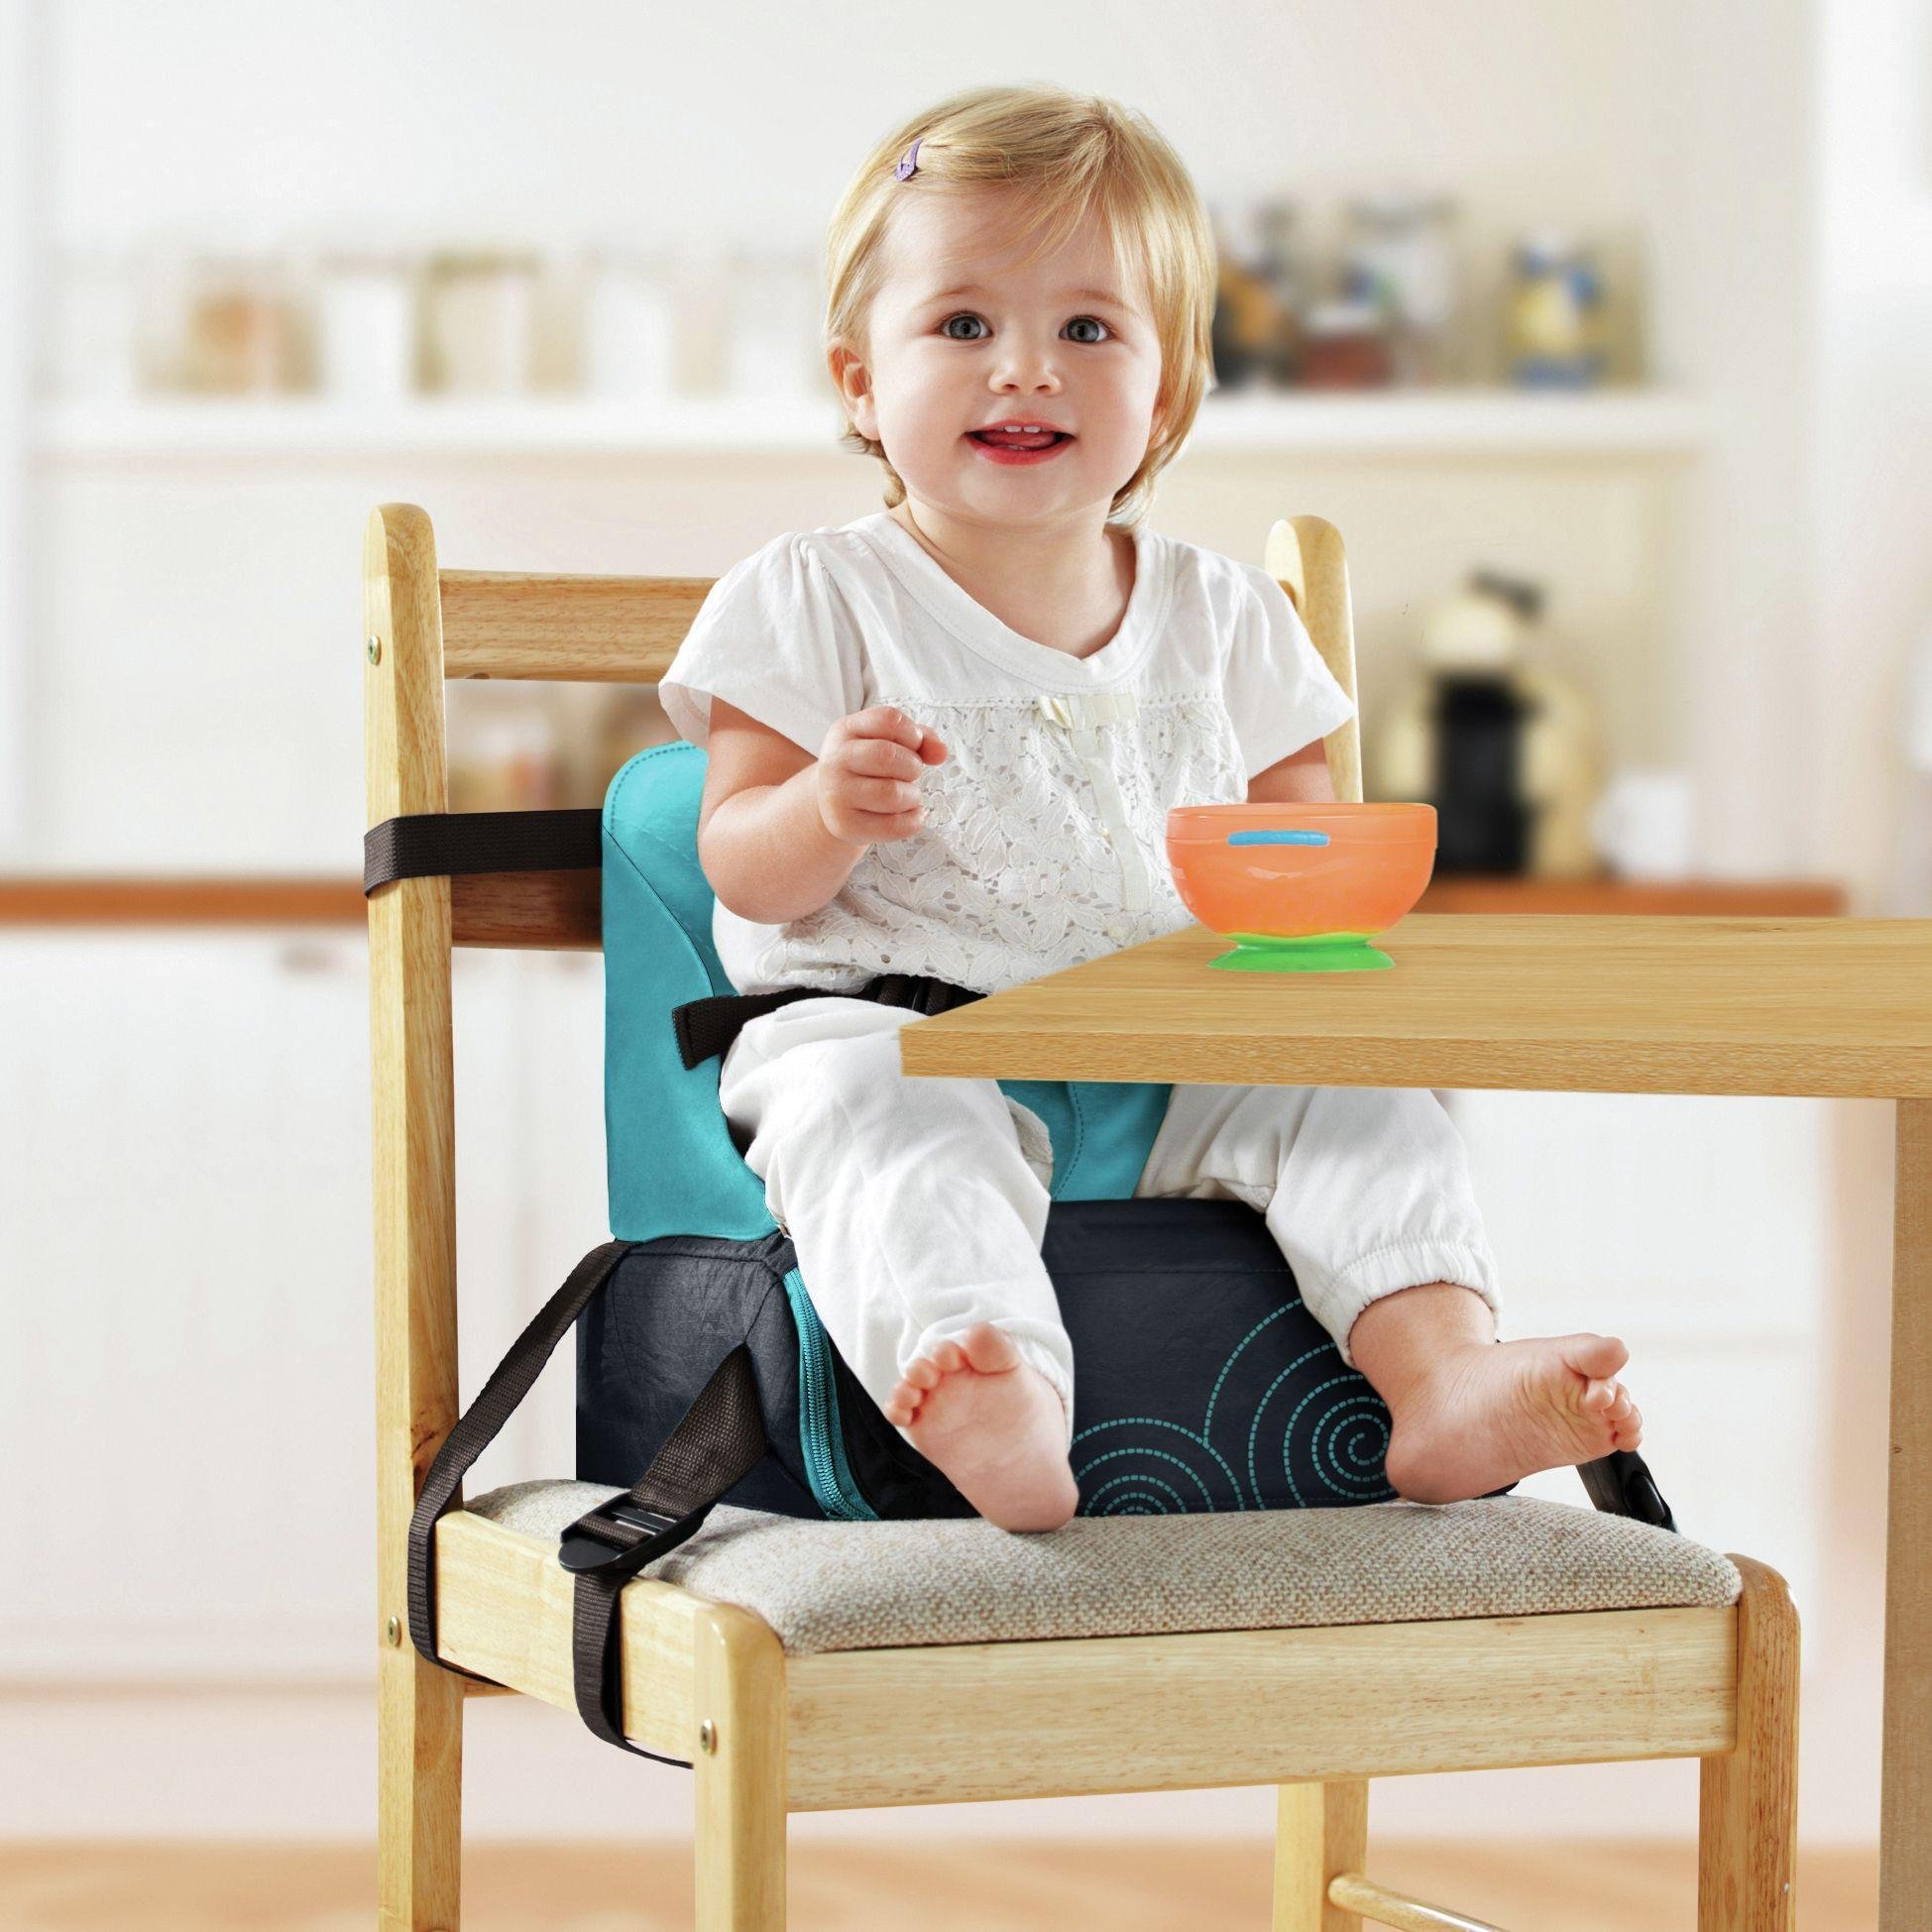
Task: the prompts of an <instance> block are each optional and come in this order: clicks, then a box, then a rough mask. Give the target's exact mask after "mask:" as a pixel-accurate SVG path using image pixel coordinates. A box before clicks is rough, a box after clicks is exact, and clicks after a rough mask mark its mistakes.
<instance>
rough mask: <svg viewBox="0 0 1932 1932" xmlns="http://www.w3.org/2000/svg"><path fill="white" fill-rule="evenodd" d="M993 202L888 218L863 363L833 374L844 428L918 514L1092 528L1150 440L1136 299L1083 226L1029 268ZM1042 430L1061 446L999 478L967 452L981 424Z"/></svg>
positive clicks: (1139, 286) (1101, 243)
mask: <svg viewBox="0 0 1932 1932" xmlns="http://www.w3.org/2000/svg"><path fill="white" fill-rule="evenodd" d="M1002 203H1003V197H1002V196H1000V195H999V194H998V193H997V192H996V191H984V192H979V193H974V194H971V195H967V196H960V197H955V196H941V195H934V196H931V197H926V196H914V197H911V198H910V199H909V200H908V201H907V203H906V204H905V205H904V206H902V207H900V208H898V209H896V210H895V211H894V215H893V225H892V230H891V232H890V235H889V237H888V239H887V244H886V276H885V280H884V282H883V284H881V286H880V289H879V293H878V295H877V297H876V299H875V301H874V303H873V306H872V311H871V314H870V316H869V318H868V323H869V332H870V337H871V340H870V343H869V350H870V356H869V360H868V361H866V362H864V363H862V364H861V363H858V362H856V361H852V360H850V359H845V360H842V358H841V357H840V356H839V354H838V353H837V351H835V353H834V357H833V372H834V375H835V377H836V378H838V380H839V381H840V383H841V386H842V388H843V390H844V393H845V397H846V402H847V407H848V409H849V411H850V413H851V416H852V422H853V424H854V425H855V426H856V427H857V428H858V429H859V430H860V431H861V432H863V433H864V434H865V435H867V436H869V437H872V438H873V439H874V440H875V441H877V442H879V443H882V444H883V445H884V448H885V454H886V459H887V460H888V461H889V462H890V463H891V465H892V467H893V468H894V469H895V470H896V471H897V472H898V473H899V475H900V477H901V478H902V479H903V480H904V482H905V485H906V489H907V491H908V492H909V493H910V494H911V495H912V496H913V497H914V498H915V499H917V500H919V501H920V502H922V503H925V504H928V505H933V506H936V507H938V508H939V509H941V510H944V511H949V512H951V513H952V514H954V515H956V516H961V517H966V518H970V519H972V520H975V521H983V522H992V523H1005V524H1029V525H1051V524H1056V523H1064V522H1067V521H1068V520H1069V519H1070V518H1076V517H1081V516H1083V515H1084V514H1086V513H1091V514H1093V515H1094V517H1095V518H1096V520H1097V519H1098V518H1102V517H1104V515H1105V513H1106V511H1107V509H1108V507H1109V505H1110V504H1111V502H1112V500H1113V496H1114V493H1115V492H1116V491H1118V490H1119V489H1120V488H1121V486H1122V485H1123V484H1125V483H1126V482H1127V481H1128V479H1129V478H1130V477H1132V475H1133V474H1134V472H1135V470H1137V469H1138V468H1139V467H1140V463H1141V459H1142V458H1143V457H1144V456H1145V455H1146V454H1147V445H1148V441H1149V439H1150V437H1151V435H1152V433H1153V427H1154V402H1155V398H1156V395H1157V393H1158V391H1159V388H1160V379H1161V351H1160V344H1159V342H1158V341H1157V339H1156V337H1155V332H1154V317H1153V314H1152V312H1151V310H1150V307H1149V304H1148V298H1147V291H1146V288H1145V285H1144V284H1143V283H1142V282H1141V280H1140V279H1139V278H1138V277H1135V278H1133V279H1132V280H1129V279H1127V278H1126V277H1125V276H1124V275H1123V273H1122V271H1121V269H1120V268H1119V267H1117V266H1116V264H1115V263H1114V261H1113V259H1112V256H1111V255H1110V253H1109V252H1108V250H1107V247H1106V243H1105V239H1104V234H1103V231H1102V230H1101V228H1100V225H1099V221H1098V218H1097V216H1091V215H1089V216H1088V217H1087V219H1086V221H1085V222H1084V223H1083V224H1082V225H1081V226H1080V228H1078V229H1076V230H1075V232H1074V234H1073V236H1072V238H1071V239H1070V241H1069V242H1068V244H1067V245H1066V246H1065V247H1063V248H1062V249H1060V250H1059V251H1058V252H1056V253H1053V254H1049V255H1045V256H1042V257H1041V258H1040V259H1039V260H1038V261H1037V262H1035V263H1033V264H1032V266H1031V267H1028V268H1019V267H1016V266H1014V264H1015V262H1016V260H1017V257H1018V256H1019V255H1020V254H1021V253H1022V251H1021V249H1020V247H1019V246H1018V245H1017V244H1016V243H1015V242H1014V241H1013V239H1012V238H1013V235H1014V232H1015V225H1014V222H1013V220H1012V217H1011V215H1010V212H1008V211H1006V210H1005V209H1004V207H1003V205H1002ZM1004 421H1015V422H1040V423H1047V424H1050V425H1051V426H1052V427H1054V428H1056V429H1060V430H1064V431H1066V432H1067V433H1068V434H1069V435H1070V436H1071V438H1072V440H1071V441H1068V442H1065V443H1062V444H1061V445H1060V446H1059V448H1058V450H1057V451H1056V453H1055V454H1053V455H1052V456H1050V457H1048V458H1046V459H1045V460H1044V461H1039V462H1033V463H1002V462H999V461H997V460H995V459H994V458H993V457H992V456H990V455H988V454H987V452H986V451H985V449H984V448H982V447H981V445H980V444H979V443H977V442H975V441H974V439H973V436H972V433H971V432H972V431H973V430H975V429H980V428H983V427H984V426H985V425H987V424H989V423H996V422H1004Z"/></svg>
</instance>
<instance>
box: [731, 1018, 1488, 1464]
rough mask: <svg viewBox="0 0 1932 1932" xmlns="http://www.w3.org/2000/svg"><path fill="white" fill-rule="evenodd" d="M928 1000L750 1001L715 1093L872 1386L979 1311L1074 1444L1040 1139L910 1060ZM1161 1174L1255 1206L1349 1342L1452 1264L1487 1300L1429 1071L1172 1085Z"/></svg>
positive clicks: (818, 1301)
mask: <svg viewBox="0 0 1932 1932" xmlns="http://www.w3.org/2000/svg"><path fill="white" fill-rule="evenodd" d="M919 1017H920V1016H919V1015H918V1014H917V1013H915V1012H913V1011H912V1010H911V1009H910V1008H909V1007H902V1006H886V1005H882V1004H881V1003H879V1002H878V1001H876V1000H870V999H859V998H856V997H854V996H851V995H847V994H838V993H828V994H824V995H821V996H818V997H814V998H810V999H798V1000H793V1001H792V1002H791V1003H790V1004H788V1005H785V1006H780V1007H777V1008H775V1009H774V1010H773V1011H771V1012H769V1013H761V1014H759V1015H758V1016H757V1017H756V1018H754V1019H752V1020H750V1021H748V1022H747V1023H746V1024H745V1025H744V1027H743V1028H742V1029H741V1030H740V1031H739V1035H738V1038H737V1039H736V1040H735V1041H734V1042H733V1043H732V1046H731V1048H730V1050H729V1051H728V1052H727V1054H726V1056H725V1061H724V1066H723V1068H722V1069H721V1071H720V1075H719V1081H718V1094H719V1099H720V1102H721V1103H722V1105H723V1107H724V1110H725V1116H726V1118H727V1119H728V1120H729V1121H730V1122H731V1123H732V1124H733V1126H735V1127H736V1128H738V1129H739V1131H740V1132H741V1133H743V1134H747V1135H749V1137H750V1142H749V1145H748V1146H747V1147H746V1148H745V1150H744V1161H745V1165H746V1166H747V1167H749V1168H750V1169H751V1171H752V1172H753V1173H754V1174H756V1175H757V1176H758V1177H759V1178H760V1179H761V1180H762V1181H763V1182H764V1184H765V1200H766V1203H767V1204H768V1205H769V1207H770V1209H771V1212H772V1215H773V1217H774V1218H775V1219H776V1220H777V1221H778V1223H779V1225H780V1226H781V1227H783V1228H784V1229H785V1231H786V1232H787V1233H788V1234H789V1235H790V1237H791V1240H792V1244H793V1247H794V1248H795V1249H796V1251H797V1255H798V1266H799V1272H800V1273H801V1275H802V1276H803V1277H804V1280H805V1285H806V1287H807V1289H808V1290H809V1291H810V1293H811V1297H812V1305H813V1307H815V1308H816V1309H817V1310H818V1313H819V1317H820V1319H821V1320H822V1321H823V1322H824V1324H825V1327H826V1331H827V1332H828V1333H829V1334H830V1335H831V1337H832V1339H833V1341H834V1343H835V1344H836V1345H837V1347H838V1349H839V1352H840V1354H842V1355H843V1356H844V1357H845V1358H846V1362H847V1364H848V1365H849V1366H850V1367H851V1369H852V1373H853V1374H854V1375H855V1376H856V1377H857V1378H858V1381H859V1383H860V1385H861V1386H862V1387H863V1388H864V1390H865V1392H866V1393H867V1394H868V1395H869V1396H870V1397H871V1398H872V1400H873V1401H874V1402H876V1403H878V1404H880V1405H881V1406H883V1405H884V1403H885V1401H886V1399H887V1397H888V1396H889V1395H890V1394H891V1392H892V1389H893V1387H894V1385H895V1384H896V1383H897V1382H898V1381H899V1379H900V1377H901V1376H902V1375H903V1374H904V1373H905V1370H906V1368H907V1367H908V1366H909V1365H910V1364H911V1363H912V1362H913V1361H914V1360H915V1359H916V1358H918V1357H919V1356H921V1355H927V1354H930V1353H931V1352H932V1350H933V1349H934V1348H936V1347H937V1346H938V1345H939V1343H940V1342H942V1341H945V1340H949V1339H957V1338H958V1337H959V1336H960V1335H961V1334H963V1333H964V1332H965V1331H966V1329H968V1328H970V1327H971V1326H973V1324H974V1323H976V1322H980V1321H990V1322H993V1323H995V1324H996V1325H997V1326H999V1327H1001V1328H1004V1329H1005V1330H1006V1331H1007V1332H1008V1333H1009V1334H1010V1335H1011V1336H1012V1337H1013V1339H1014V1341H1015V1343H1016V1344H1017V1345H1018V1347H1019V1349H1020V1352H1021V1354H1022V1355H1023V1356H1024V1357H1025V1358H1026V1359H1027V1360H1028V1361H1030V1362H1031V1363H1032V1364H1033V1365H1034V1366H1035V1367H1036V1368H1038V1369H1039V1370H1040V1372H1041V1373H1042V1374H1043V1375H1045V1376H1046V1378H1047V1379H1048V1381H1049V1382H1051V1383H1052V1384H1053V1386H1054V1387H1055V1389H1057V1390H1058V1391H1059V1394H1060V1398H1061V1401H1062V1402H1063V1403H1064V1404H1065V1405H1066V1409H1067V1419H1068V1420H1067V1432H1068V1441H1069V1443H1070V1444H1071V1442H1072V1440H1073V1409H1074V1351H1073V1345H1072V1343H1071V1342H1070V1340H1069V1338H1068V1335H1067V1330H1066V1328H1065V1327H1064V1326H1063V1325H1062V1324H1061V1320H1060V1307H1059V1303H1058V1301H1057V1300H1056V1298H1055V1295H1054V1288H1053V1281H1052V1278H1051V1277H1050V1276H1049V1275H1048V1273H1047V1270H1046V1264H1045V1263H1044V1262H1043V1261H1042V1260H1041V1258H1040V1249H1041V1244H1042V1242H1043V1241H1044V1239H1045V1236H1046V1224H1047V1207H1048V1203H1049V1194H1048V1188H1049V1185H1050V1183H1051V1181H1052V1178H1053V1147H1052V1143H1051V1141H1050V1139H1049V1137H1048V1134H1047V1130H1046V1127H1045V1125H1044V1123H1043V1122H1042V1121H1041V1120H1040V1118H1039V1116H1038V1115H1037V1114H1035V1113H1034V1112H1033V1111H1032V1109H1031V1108H1029V1107H1025V1106H1022V1105H1021V1104H1020V1103H1019V1102H1018V1101H1016V1100H1013V1099H1010V1098H1009V1097H1008V1096H1007V1094H1006V1093H1005V1092H1004V1090H1003V1089H1002V1088H1001V1087H1000V1086H999V1084H998V1082H997V1081H995V1080H939V1079H926V1078H920V1079H909V1078H907V1077H906V1076H905V1075H904V1074H902V1073H901V1072H900V1070H899V1039H898V1034H899V1028H900V1027H902V1026H904V1025H905V1024H906V1023H907V1022H908V1021H910V1020H914V1019H917V1018H919ZM1164 1195H1168V1196H1171V1195H1181V1196H1187V1197H1198V1198H1204V1199H1228V1198H1232V1199H1236V1200H1243V1201H1246V1202H1247V1203H1248V1205H1249V1206H1250V1207H1253V1208H1255V1209H1256V1210H1257V1211H1259V1212H1260V1213H1261V1214H1262V1215H1263V1217H1264V1218H1265V1220H1266V1222H1267V1225H1268V1230H1269V1232H1270V1233H1271V1234H1273V1236H1274V1237H1275V1240H1276V1242H1277V1243H1278V1244H1279V1246H1280V1248H1281V1251H1282V1253H1283V1255H1284V1257H1285V1258H1286V1259H1287V1261H1288V1264H1289V1266H1290V1267H1291V1268H1292V1269H1293V1270H1294V1272H1295V1279H1296V1285H1297V1287H1298V1288H1299V1290H1300V1292H1301V1295H1302V1299H1303V1301H1304V1302H1305V1303H1306V1304H1307V1307H1308V1308H1309V1310H1310V1311H1311V1312H1312V1313H1313V1314H1314V1316H1315V1318H1316V1319H1317V1320H1318V1321H1320V1323H1321V1324H1322V1326H1323V1327H1324V1328H1326V1329H1327V1330H1328V1332H1329V1333H1330V1334H1331V1335H1333V1336H1334V1338H1335V1341H1336V1342H1337V1344H1338V1345H1339V1346H1340V1348H1341V1351H1342V1356H1343V1359H1344V1360H1347V1359H1349V1357H1348V1331H1349V1329H1350V1327H1351V1326H1352V1325H1353V1324H1354V1320H1355V1317H1356V1316H1357V1315H1358V1314H1360V1313H1361V1311H1362V1310H1363V1308H1365V1307H1367V1306H1368V1305H1369V1303H1371V1302H1373V1301H1375V1300H1376V1299H1377V1298H1378V1297H1380V1296H1384V1295H1390V1294H1393V1293H1394V1292H1395V1291H1396V1290H1398V1289H1403V1288H1411V1287H1414V1286H1416V1285H1418V1284H1419V1283H1422V1282H1434V1281H1446V1282H1457V1283H1460V1284H1462V1285H1463V1286H1465V1287H1468V1288H1471V1289H1474V1290H1475V1291H1476V1292H1477V1293H1478V1294H1479V1295H1481V1296H1482V1298H1483V1299H1484V1301H1486V1302H1487V1303H1488V1304H1489V1306H1490V1307H1491V1308H1492V1309H1496V1310H1498V1311H1499V1312H1500V1307H1501V1305H1500V1302H1499V1300H1498V1295H1497V1288H1496V1262H1495V1258H1494V1256H1493V1255H1492V1254H1491V1252H1490V1248H1489V1242H1488V1239H1487V1237H1486V1236H1485V1234H1484V1231H1483V1223H1482V1215H1481V1213H1480V1211H1479V1210H1478V1208H1477V1206H1476V1201H1475V1195H1474V1193H1473V1192H1472V1190H1471V1188H1470V1183H1469V1174H1468V1167H1467V1163H1466V1161H1465V1159H1464V1155H1463V1148H1462V1141H1461V1138H1460V1137H1459V1136H1458V1135H1457V1133H1456V1131H1455V1128H1454V1126H1453V1124H1452V1123H1451V1122H1450V1120H1449V1117H1448V1115H1447V1114H1446V1113H1445V1112H1444V1111H1443V1109H1442V1104H1441V1102H1440V1101H1439V1100H1437V1099H1436V1097H1435V1095H1434V1094H1433V1093H1431V1092H1430V1091H1429V1090H1428V1089H1427V1088H1426V1087H1363V1086H1205V1085H1186V1086H1180V1085H1178V1086H1176V1087H1175V1088H1174V1089H1173V1091H1172V1093H1171V1095H1170V1096H1169V1101H1168V1109H1167V1114H1166V1117H1165V1119H1164V1121H1163V1123H1162V1126H1161V1129H1160V1132H1159V1133H1158V1134H1157V1135H1156V1136H1155V1139H1154V1145H1153V1148H1152V1149H1151V1151H1150V1152H1149V1154H1148V1157H1147V1164H1146V1166H1145V1168H1144V1169H1143V1170H1142V1173H1141V1177H1140V1180H1139V1182H1138V1184H1137V1185H1136V1186H1135V1189H1134V1197H1135V1198H1136V1199H1148V1198H1154V1197H1159V1196H1164ZM900 1433H901V1434H902V1435H905V1434H906V1431H905V1430H903V1429H901V1430H900ZM907 1439H908V1440H910V1439H911V1438H910V1437H909V1436H907Z"/></svg>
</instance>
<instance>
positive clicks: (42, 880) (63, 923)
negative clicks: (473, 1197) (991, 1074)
mask: <svg viewBox="0 0 1932 1932" xmlns="http://www.w3.org/2000/svg"><path fill="white" fill-rule="evenodd" d="M1845 908H1846V891H1845V887H1844V886H1843V885H1842V884H1840V883H1839V882H1838V881H1837V880H1834V879H1677V880H1660V879H1659V880H1648V879H1614V878H1609V877H1601V878H1586V879H1521V878H1485V877H1454V878H1441V879H1435V880H1433V881H1432V882H1431V883H1430V884H1429V886H1428V888H1427V889H1426V890H1425V891H1424V892H1423V894H1422V896H1421V899H1420V900H1419V901H1418V902H1417V905H1416V910H1417V911H1418V912H1487V913H1497V912H1584V913H1629V914H1645V913H1679V914H1690V915H1693V916H1697V915H1701V916H1704V917H1707V918H1708V917H1733V918H1738V917H1746V918H1748V917H1753V916H1762V917H1764V918H1774V919H1802V918H1835V917H1837V916H1839V915H1841V914H1842V913H1844V911H1845ZM365 917H366V911H365V904H364V900H363V896H362V886H361V883H360V881H358V880H356V879H354V878H347V877H335V878H331V877H325V876H310V877H305V878H304V877H293V878H276V877H270V876H267V875H245V876H232V875H231V876H226V877H195V876H190V875H185V874H183V875H181V876H178V877H175V876H155V875H153V874H149V875H145V876H141V877H112V876H107V875H104V874H103V875H98V876H88V875H75V874H54V873H48V874H45V875H35V874H32V873H18V874H15V875H13V876H11V877H0V926H22V927H59V928H72V927H76V926H102V927H149V926H189V927H221V926H361V925H362V924H363V922H364V919H365Z"/></svg>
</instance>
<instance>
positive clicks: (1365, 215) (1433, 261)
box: [1342, 188, 1457, 384]
mask: <svg viewBox="0 0 1932 1932" xmlns="http://www.w3.org/2000/svg"><path fill="white" fill-rule="evenodd" d="M1454 218H1455V203H1454V202H1453V201H1452V200H1450V199H1449V198H1448V197H1447V196H1446V195H1439V194H1421V193H1416V192H1412V191H1410V190H1408V189H1396V188H1392V189H1385V190H1381V191H1378V192H1376V193H1373V194H1366V195H1362V196H1359V197H1358V198H1357V199H1356V200H1354V201H1352V202H1350V203H1349V207H1348V229H1347V235H1346V239H1345V241H1344V244H1343V253H1342V293H1343V295H1344V297H1345V298H1346V299H1348V300H1351V301H1362V302H1369V303H1372V304H1373V305H1374V307H1375V308H1376V309H1377V310H1379V311H1380V313H1381V316H1382V319H1383V325H1384V328H1385V330H1386V332H1387V336H1388V343H1389V356H1390V364H1391V368H1390V378H1391V380H1392V381H1394V382H1397V383H1405V384H1411V383H1434V382H1440V381H1441V380H1442V378H1443V376H1444V375H1445V373H1446V365H1447V355H1448V343H1449V335H1450V330H1451V328H1452V326H1453V324H1454V321H1455V315H1456V302H1457V279H1456V263H1455V244H1454V226H1453V225H1454Z"/></svg>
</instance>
